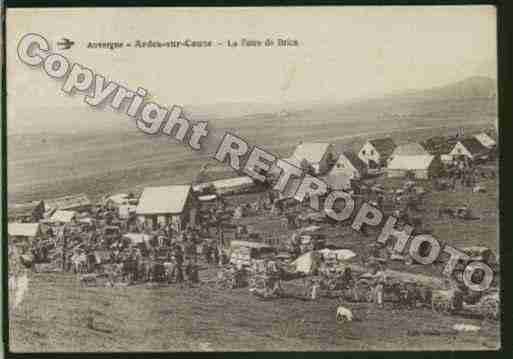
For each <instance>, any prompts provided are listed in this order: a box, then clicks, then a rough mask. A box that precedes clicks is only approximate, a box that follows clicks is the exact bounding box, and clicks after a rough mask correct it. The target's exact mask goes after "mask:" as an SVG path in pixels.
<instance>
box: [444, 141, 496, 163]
mask: <svg viewBox="0 0 513 359" xmlns="http://www.w3.org/2000/svg"><path fill="white" fill-rule="evenodd" d="M488 154H489V149H488V148H486V147H485V146H483V144H482V143H481V142H479V141H478V140H477V139H476V138H475V137H469V138H465V139H463V140H461V141H458V142H457V143H456V144H455V145H454V148H453V149H452V151H451V152H450V153H449V155H450V156H452V158H458V157H466V158H468V159H471V160H478V159H484V158H486V157H487V156H488Z"/></svg>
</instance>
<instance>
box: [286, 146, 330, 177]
mask: <svg viewBox="0 0 513 359" xmlns="http://www.w3.org/2000/svg"><path fill="white" fill-rule="evenodd" d="M335 160H336V153H335V148H334V146H333V145H332V144H330V143H321V142H305V143H300V144H299V145H297V147H296V149H295V150H294V153H293V154H292V156H291V157H290V159H289V160H288V161H289V162H295V163H300V164H301V163H302V162H303V161H306V162H307V163H308V164H309V165H310V166H312V168H313V171H314V173H313V174H315V175H319V174H324V173H326V172H327V171H328V170H329V169H330V168H331V166H332V165H333V163H334V162H335Z"/></svg>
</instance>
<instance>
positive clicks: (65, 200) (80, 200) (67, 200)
mask: <svg viewBox="0 0 513 359" xmlns="http://www.w3.org/2000/svg"><path fill="white" fill-rule="evenodd" d="M44 202H45V208H46V209H49V208H52V209H64V210H65V209H73V208H77V207H82V206H90V205H91V204H92V203H91V201H90V200H89V198H88V197H87V196H86V195H85V194H84V193H81V194H77V195H69V196H64V197H59V198H54V199H46V200H45V201H44Z"/></svg>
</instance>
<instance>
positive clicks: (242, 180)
mask: <svg viewBox="0 0 513 359" xmlns="http://www.w3.org/2000/svg"><path fill="white" fill-rule="evenodd" d="M254 183H255V182H254V181H253V179H252V178H251V177H248V176H243V177H236V178H227V179H223V180H218V181H214V182H212V184H213V185H214V187H215V188H230V187H237V186H244V185H253V184H254Z"/></svg>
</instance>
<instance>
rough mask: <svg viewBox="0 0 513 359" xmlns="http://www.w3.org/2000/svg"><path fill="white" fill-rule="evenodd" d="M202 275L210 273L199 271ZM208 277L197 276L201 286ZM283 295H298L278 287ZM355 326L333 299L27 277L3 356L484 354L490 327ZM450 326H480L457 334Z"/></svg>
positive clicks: (402, 317)
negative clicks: (85, 284)
mask: <svg viewBox="0 0 513 359" xmlns="http://www.w3.org/2000/svg"><path fill="white" fill-rule="evenodd" d="M207 272H208V271H207ZM212 275H213V274H212V273H205V272H203V273H202V277H203V279H204V280H205V279H207V278H208V277H209V276H212ZM284 288H285V290H286V291H287V292H288V293H299V292H300V289H299V287H297V286H294V284H285V286H284ZM346 306H347V307H349V308H351V309H352V310H353V313H354V315H355V317H356V319H355V321H354V322H352V323H348V324H343V325H341V324H337V323H336V321H335V310H336V307H337V301H336V300H334V299H329V298H321V299H319V300H318V301H316V302H311V301H306V300H303V299H301V298H300V297H298V296H296V295H292V296H290V297H289V298H282V299H278V300H274V301H260V300H258V299H256V298H255V297H253V296H252V295H250V293H249V292H248V290H247V289H238V290H231V291H221V290H218V289H216V288H215V287H214V286H213V285H211V284H208V283H204V284H201V285H200V286H199V287H196V288H188V287H185V288H177V287H173V286H170V287H162V288H151V289H149V288H145V287H144V286H140V287H127V288H82V287H80V285H79V284H78V281H77V279H76V277H74V276H72V275H62V274H53V275H52V274H34V275H32V278H31V282H30V295H29V296H28V297H27V298H26V299H25V300H24V301H23V302H22V304H21V305H20V307H19V308H18V310H17V313H16V314H15V315H14V316H13V317H12V318H11V327H10V336H11V337H10V348H11V350H13V351H16V352H25V351H29V352H30V351H127V350H128V351H203V350H205V351H208V350H223V351H234V350H235V351H247V350H249V351H252V350H278V351H280V350H293V351H295V350H298V351H310V350H402V349H410V350H434V349H435V348H436V349H440V350H490V349H494V348H496V347H497V345H498V341H499V334H498V333H499V332H498V326H497V324H496V323H493V322H487V321H481V320H479V319H473V318H472V317H463V316H461V317H450V316H444V315H441V314H436V313H433V312H432V311H431V310H430V309H415V310H404V309H402V310H395V309H394V308H393V307H392V306H391V304H387V305H386V307H385V309H377V308H375V307H373V306H370V305H368V304H358V303H355V304H347V305H346ZM455 323H465V324H473V325H479V326H481V330H480V331H479V332H477V333H458V332H456V331H454V330H453V329H452V326H453V325H454V324H455Z"/></svg>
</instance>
